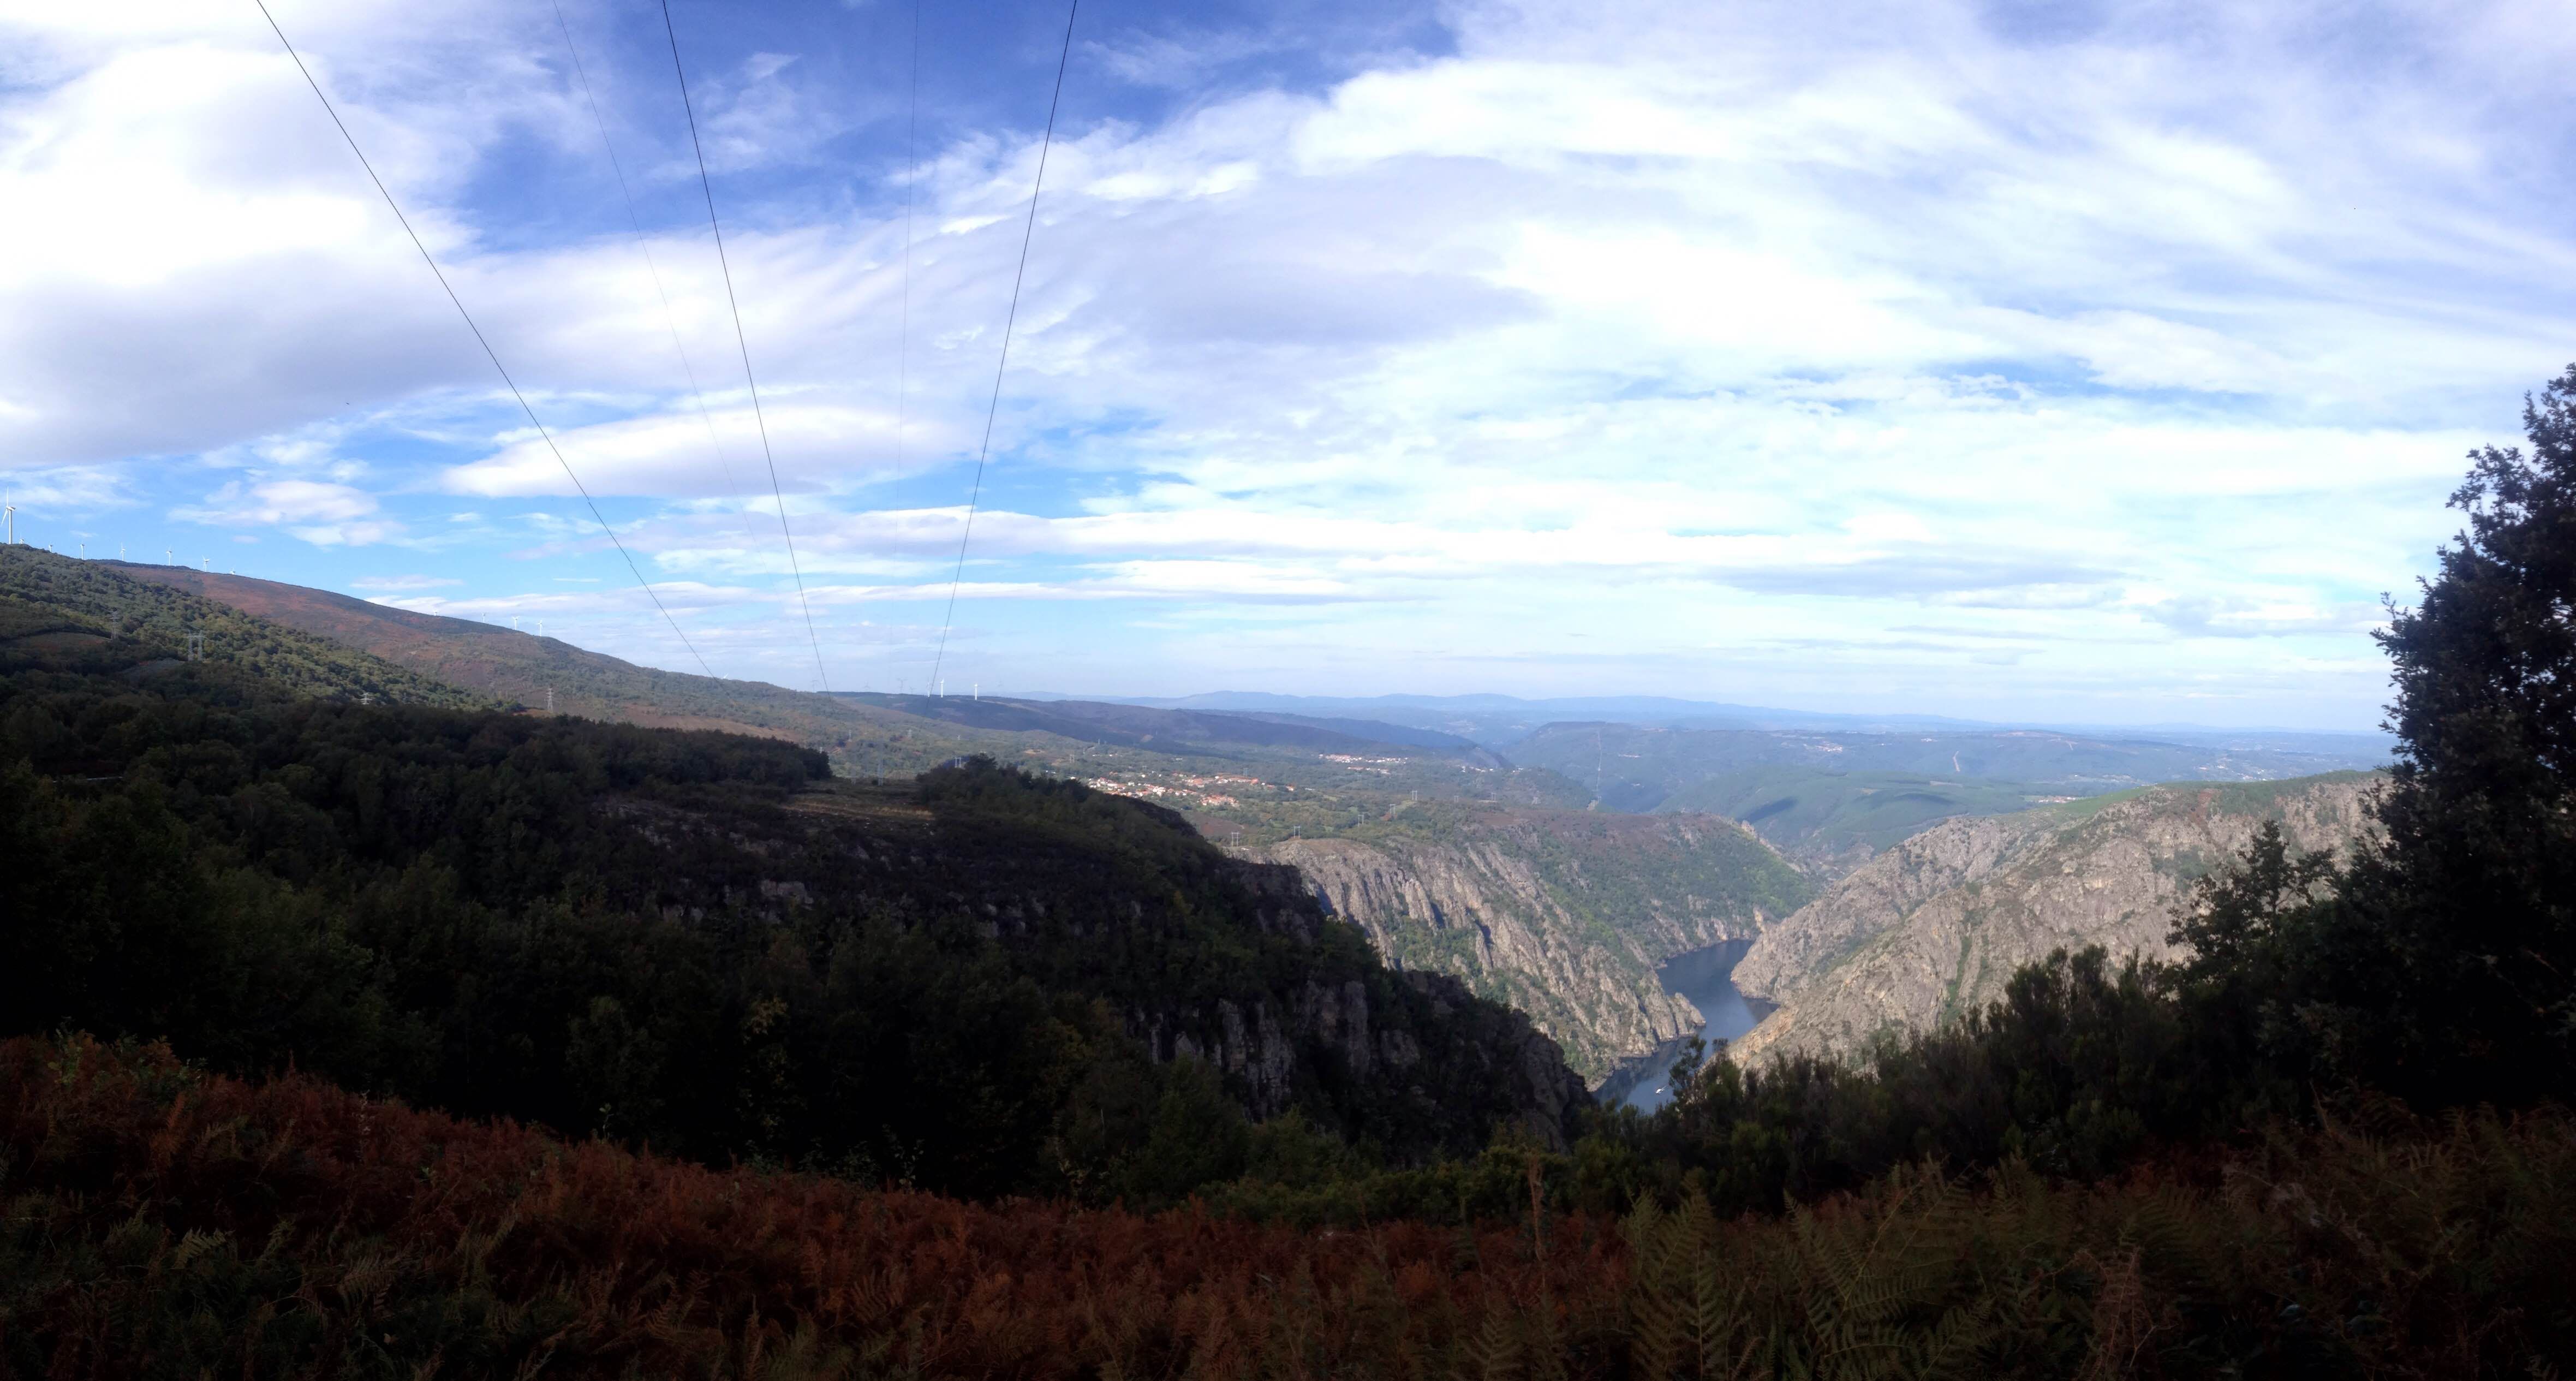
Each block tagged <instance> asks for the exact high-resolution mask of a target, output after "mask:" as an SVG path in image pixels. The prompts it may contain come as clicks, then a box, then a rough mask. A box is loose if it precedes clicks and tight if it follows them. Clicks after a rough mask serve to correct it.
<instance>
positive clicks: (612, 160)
mask: <svg viewBox="0 0 2576 1381" xmlns="http://www.w3.org/2000/svg"><path fill="white" fill-rule="evenodd" d="M554 7H555V27H557V28H559V29H561V30H563V36H564V51H565V52H567V53H569V54H571V55H572V71H573V76H574V77H576V78H577V79H579V80H580V82H581V99H582V101H583V103H584V104H586V105H588V106H589V107H590V119H591V123H592V124H594V125H597V126H598V127H599V147H600V149H601V150H602V151H604V152H605V153H606V154H607V155H608V167H609V170H610V171H612V172H614V173H616V174H617V191H618V195H620V196H621V197H623V198H624V199H625V201H626V222H627V224H628V225H631V226H633V227H634V228H635V250H636V252H637V253H639V254H641V255H643V256H644V271H645V272H646V273H647V274H649V275H651V277H652V279H653V294H654V296H656V297H659V298H660V299H662V324H663V325H664V326H666V327H668V328H670V332H671V351H672V353H674V354H676V355H678V356H679V357H680V372H681V373H683V374H685V375H687V376H688V380H689V396H690V398H692V399H693V400H695V401H696V403H697V405H698V420H699V421H700V422H702V423H704V424H705V425H706V429H707V445H708V446H710V447H712V448H713V449H714V450H715V453H716V464H717V465H719V466H721V467H723V469H724V477H725V495H726V497H728V498H730V499H732V500H733V501H734V502H735V503H737V504H738V503H740V502H742V485H741V484H740V483H739V482H737V481H736V480H735V479H734V477H733V460H732V458H731V457H729V456H727V455H726V454H725V449H724V439H723V438H722V437H720V436H718V435H717V434H716V419H715V416H714V414H713V413H711V412H710V411H709V410H708V408H707V395H706V390H704V389H702V388H700V387H699V386H698V369H697V366H696V365H695V364H693V363H691V362H690V360H689V347H688V346H687V345H685V344H683V343H682V342H681V340H680V320H679V315H678V313H677V312H675V311H674V310H673V309H672V306H671V293H670V290H669V289H668V288H666V287H664V286H663V283H662V268H661V265H659V264H656V263H654V262H653V246H652V243H651V240H650V238H649V237H648V236H646V235H645V233H644V216H643V213H641V212H639V211H637V210H636V209H635V190H634V188H633V187H631V186H629V185H628V184H627V181H626V165H625V164H623V163H621V162H619V161H618V158H617V145H616V142H615V141H613V140H611V139H610V138H609V137H608V117H606V116H604V115H602V114H601V113H600V110H599V98H598V97H597V96H595V95H593V94H592V92H591V89H590V73H589V71H588V69H586V68H584V67H583V66H582V62H581V45H580V44H578V43H575V42H574V41H573V37H572V24H571V23H570V22H569V21H567V20H566V19H565V18H564V10H563V0H554ZM750 520H751V514H750V513H749V512H745V513H744V514H743V521H744V522H745V524H748V523H749V522H750ZM744 531H745V532H746V533H748V534H749V535H750V536H751V537H752V540H753V541H755V542H757V541H758V540H759V534H758V533H755V532H751V531H750V529H749V527H748V526H746V527H745V529H744Z"/></svg>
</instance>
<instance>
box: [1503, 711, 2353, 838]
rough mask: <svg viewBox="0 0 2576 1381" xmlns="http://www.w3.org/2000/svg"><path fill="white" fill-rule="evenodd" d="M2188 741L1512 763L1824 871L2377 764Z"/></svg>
mask: <svg viewBox="0 0 2576 1381" xmlns="http://www.w3.org/2000/svg"><path fill="white" fill-rule="evenodd" d="M2207 737H2208V738H2209V739H2210V740H2211V741H2205V742H2197V743H2178V742H2170V741H2165V740H2160V739H2152V738H2144V737H2121V738H2093V737H2085V736H2080V735H2074V734H2066V733H2056V732H2050V731H2045V730H2027V729H2017V730H2001V731H1996V730H1983V731H1979V732H1973V733H1970V732H1956V731H1946V732H1929V731H1922V730H1917V731H1914V732H1905V733H1888V732H1878V733H1857V732H1836V733H1808V732H1766V731H1758V730H1745V729H1672V728H1651V727H1640V726H1637V725H1625V724H1604V723H1594V724H1551V725H1548V726H1546V727H1544V728H1542V729H1540V730H1538V731H1537V732H1535V733H1532V734H1530V735H1529V736H1528V737H1526V738H1523V739H1522V740H1521V741H1520V742H1518V743H1516V744H1514V745H1512V749H1511V752H1512V756H1513V759H1514V760H1515V761H1517V762H1521V763H1526V764H1529V765H1532V766H1541V767H1549V768H1553V769H1555V770H1556V771H1557V772H1559V773H1561V774H1563V775H1564V776H1566V777H1568V778H1571V779H1572V780H1574V781H1576V782H1578V783H1580V784H1582V785H1584V786H1587V787H1592V788H1594V789H1595V790H1596V791H1597V793H1598V795H1599V798H1600V800H1601V802H1602V804H1603V805H1604V806H1607V807H1609V808H1612V809H1617V810H1630V811H1675V810H1687V811H1710V812H1714V813H1717V814H1721V815H1726V816H1729V817H1731V818H1734V819H1738V820H1742V821H1744V822H1745V823H1747V824H1749V825H1751V826H1753V827H1754V829H1756V830H1757V831H1759V832H1760V833H1761V834H1762V837H1763V838H1765V839H1768V840H1769V841H1771V842H1772V843H1773V844H1774V845H1776V846H1778V847H1779V848H1781V849H1782V850H1784V851H1786V852H1788V853H1789V854H1791V855H1792V856H1794V857H1797V858H1799V859H1801V860H1803V861H1805V862H1807V863H1808V864H1809V865H1811V866H1813V867H1816V868H1818V869H1820V870H1822V871H1823V872H1824V873H1826V874H1827V875H1829V876H1833V875H1839V874H1841V873H1843V872H1846V871H1848V870H1849V869H1851V868H1852V867H1855V866H1857V865H1858V864H1860V863H1862V862H1864V861H1866V860H1867V859H1868V858H1870V857H1871V856H1872V855H1874V854H1876V853H1878V852H1879V851H1881V850H1884V849H1886V848H1888V847H1890V846H1892V845H1894V844H1895V843H1897V842H1898V841H1899V840H1902V839H1904V838H1906V837H1907V836H1909V835H1911V834H1913V833H1915V832H1916V831H1917V830H1920V829H1923V828H1925V827H1927V826H1930V825H1932V824H1934V823H1936V822H1938V821H1941V820H1945V819H1949V818H1951V817H1954V816H1961V815H1995V814H2001V813H2005V812H2009V811H2015V810H2020V809H2022V808H2024V807H2027V806H2034V805H2043V804H2048V803H2051V802H2055V801H2064V800H2068V799H2074V798H2082V797H2088V796H2099V795H2102V794H2104V793H2106V792H2112V791H2122V790H2127V789H2130V788H2134V787H2139V786H2145V785H2149V784H2151V783H2155V782H2169V781H2275V780H2280V779H2284V778H2290V777H2304V776H2313V775H2316V774H2318V773H2323V772H2336V771H2351V770H2367V769H2370V768H2375V767H2378V766H2380V765H2382V764H2383V763H2384V762H2385V760H2386V758H2385V754H2384V753H2383V752H2382V751H2381V745H2380V743H2379V742H2378V741H2377V740H2374V739H2371V738H2366V737H2363V736H2360V735H2349V736H2345V735H2313V734H2310V735H2281V736H2277V737H2275V736H2265V735H2260V734H2234V735H2228V734H2218V733H2210V734H2208V736H2207Z"/></svg>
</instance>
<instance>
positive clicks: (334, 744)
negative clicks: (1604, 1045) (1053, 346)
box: [0, 664, 1584, 1195]
mask: <svg viewBox="0 0 2576 1381" xmlns="http://www.w3.org/2000/svg"><path fill="white" fill-rule="evenodd" d="M189 671H190V673H191V675H190V676H189V677H186V678H173V679H171V680H169V681H166V682H165V681H161V680H154V681H148V682H145V683H143V684H142V685H140V686H138V685H135V684H132V683H130V682H127V681H125V680H124V679H122V678H119V677H115V676H112V675H98V674H86V675H85V674H80V673H77V672H70V671H59V670H39V669H29V670H22V671H19V672H16V673H14V674H11V675H8V676H7V677H6V678H5V679H0V737H5V741H0V762H5V763H9V764H12V765H10V766H7V767H0V773H5V775H6V777H7V780H6V782H5V783H0V844H4V845H5V848H6V851H7V853H8V856H9V857H10V858H11V859H12V860H13V864H14V866H13V867H12V868H11V869H10V870H9V873H8V875H7V877H6V878H5V879H0V888H5V889H6V891H7V894H8V896H7V900H8V911H9V914H10V915H11V916H12V917H13V918H15V919H14V920H13V922H12V924H11V925H10V926H9V927H8V928H7V930H6V932H5V938H0V1011H6V1012H8V1013H10V1014H11V1018H10V1019H11V1021H12V1023H13V1024H14V1026H15V1029H18V1030H46V1029H55V1028H60V1027H73V1028H80V1029H89V1030H95V1031H101V1032H115V1033H132V1034H137V1035H149V1036H155V1037H167V1038H169V1039H171V1040H173V1041H174V1042H176V1043H177V1045H178V1047H179V1048H180V1049H181V1050H183V1051H185V1052H187V1053H188V1054H189V1055H190V1056H191V1057H192V1058H198V1059H204V1060H207V1061H210V1062H212V1063H214V1064H215V1065H217V1066H218V1067H221V1068H229V1069H240V1070H250V1071H256V1070H261V1069H267V1068H273V1067H277V1066H278V1065H280V1064H282V1063H283V1062H285V1061H288V1060H290V1059H291V1060H292V1061H293V1062H294V1063H296V1064H297V1065H298V1066H299V1067H302V1068H306V1069H310V1070H315V1071H317V1072H322V1073H326V1074H328V1075H330V1076H332V1077H334V1078H337V1079H340V1080H342V1081H344V1082H346V1083H348V1084H350V1085H351V1086H354V1087H360V1088H369V1089H376V1090H382V1091H386V1092H391V1093H398V1094H401V1095H403V1096H406V1097H409V1098H413V1099H416V1100H419V1101H421V1102H424V1103H427V1104H431V1105H435V1106H439V1107H445V1108H448V1109H451V1110H454V1111H458V1112H461V1113H468V1114H505V1115H509V1116H515V1117H523V1118H529V1119H533V1120H538V1121H543V1122H546V1123H548V1124H549V1125H553V1126H556V1127H559V1128H562V1129H564V1130H565V1131H567V1132H571V1133H576V1134H579V1133H586V1132H591V1131H604V1132H608V1133H610V1134H613V1135H619V1136H625V1137H633V1138H641V1139H649V1140H650V1141H652V1142H653V1144H655V1145H657V1146H662V1147H666V1148H669V1149H672V1150H675V1151H678V1152H681V1153H683V1154H688V1155H695V1156H704V1157H711V1158H717V1159H721V1158H723V1157H726V1156H731V1155H750V1156H771V1157H778V1158H788V1159H794V1160H796V1161H798V1162H800V1163H826V1164H842V1165H846V1166H848V1167H850V1168H852V1169H853V1170H857V1171H863V1172H865V1173H869V1174H877V1175H886V1176H891V1177H894V1178H900V1179H906V1180H912V1181H916V1182H920V1183H924V1184H929V1185H936V1186H939V1187H944V1188H948V1189H952V1190H956V1191H959V1192H968V1193H977V1194H990V1193H1004V1192H1036V1191H1047V1192H1070V1193H1077V1194H1086V1195H1088V1194H1105V1193H1117V1192H1135V1193H1143V1192H1152V1193H1171V1192H1178V1191H1180V1190H1183V1189H1187V1188H1188V1187H1189V1186H1190V1185H1192V1184H1196V1183H1199V1182H1202V1181H1203V1180H1206V1179H1209V1178H1219V1179H1222V1178H1226V1177H1228V1176H1230V1175H1232V1174H1234V1173H1237V1172H1239V1171H1240V1170H1241V1169H1242V1168H1243V1166H1244V1165H1246V1164H1248V1163H1249V1162H1250V1160H1251V1158H1253V1157H1255V1156H1256V1155H1259V1154H1269V1153H1271V1152H1270V1151H1264V1150H1263V1148H1264V1147H1271V1148H1272V1151H1275V1150H1276V1147H1275V1146H1273V1143H1277V1142H1279V1140H1280V1138H1282V1137H1285V1138H1287V1140H1288V1142H1289V1143H1292V1144H1296V1145H1303V1144H1305V1143H1304V1142H1303V1141H1301V1140H1300V1139H1301V1138H1307V1139H1314V1138H1320V1139H1321V1141H1320V1143H1319V1144H1325V1145H1331V1146H1342V1145H1345V1144H1347V1145H1348V1146H1351V1147H1357V1148H1360V1150H1361V1152H1362V1153H1364V1154H1366V1155H1369V1156H1384V1157H1390V1158H1392V1159H1394V1160H1395V1161H1399V1162H1401V1161H1404V1160H1408V1159H1414V1158H1419V1157H1422V1156H1425V1155H1428V1154H1432V1153H1433V1152H1435V1151H1437V1150H1440V1149H1443V1148H1447V1149H1452V1150H1455V1149H1464V1148H1472V1147H1475V1146H1478V1145H1481V1144H1483V1142H1484V1140H1485V1138H1486V1137H1487V1136H1488V1135H1489V1134H1490V1133H1491V1131H1492V1129H1493V1127H1494V1125H1495V1124H1496V1123H1497V1122H1498V1121H1500V1122H1510V1123H1513V1124H1515V1125H1522V1126H1524V1127H1525V1129H1526V1130H1528V1131H1529V1132H1530V1133H1532V1134H1535V1135H1539V1136H1540V1137H1541V1138H1542V1139H1550V1140H1556V1141H1558V1142H1559V1143H1560V1144H1561V1142H1562V1141H1563V1139H1564V1138H1565V1137H1566V1136H1567V1135H1569V1134H1570V1132H1571V1131H1572V1130H1573V1127H1572V1122H1571V1118H1572V1115H1573V1113H1574V1112H1575V1110H1576V1108H1577V1107H1578V1106H1579V1105H1580V1104H1581V1103H1582V1102H1583V1101H1584V1100H1583V1098H1582V1094H1581V1089H1580V1086H1579V1085H1578V1084H1574V1083H1573V1082H1572V1078H1571V1075H1569V1074H1567V1073H1566V1072H1565V1071H1564V1070H1563V1067H1562V1065H1561V1064H1560V1063H1559V1062H1558V1061H1557V1057H1556V1054H1555V1049H1554V1047H1553V1046H1552V1045H1550V1044H1549V1043H1547V1042H1546V1041H1545V1040H1544V1038H1542V1037H1539V1036H1537V1035H1536V1034H1535V1033H1534V1032H1532V1031H1531V1030H1530V1029H1529V1027H1528V1025H1527V1023H1526V1021H1525V1020H1523V1019H1521V1018H1520V1017H1518V1016H1517V1015H1516V1014H1513V1013H1510V1012H1508V1011H1505V1010H1503V1009H1499V1008H1495V1007H1492V1006H1490V1005H1488V1004H1484V1003H1481V1002H1478V1001H1476V1000H1474V999H1472V998H1470V997H1469V996H1468V995H1467V994H1466V993H1465V992H1464V990H1462V989H1459V988H1457V987H1456V986H1455V985H1454V984H1446V983H1445V982H1444V981H1442V980H1437V979H1434V978H1432V977H1430V976H1427V975H1398V974H1394V973H1391V972H1389V971H1388V970H1387V969H1386V968H1385V967H1384V966H1383V965H1382V964H1380V963H1379V961H1378V960H1377V958H1376V956H1375V955H1374V954H1373V953H1372V952H1371V951H1370V950H1369V948H1368V946H1367V944H1366V942H1365V940H1364V939H1363V938H1362V937H1361V936H1360V935H1359V933H1358V932H1357V931H1356V930H1353V929H1351V928H1348V927H1345V926H1341V925H1338V924H1331V923H1328V922H1326V920H1325V919H1324V918H1323V917H1322V915H1321V914H1320V912H1319V911H1318V910H1317V909H1316V907H1315V904H1314V902H1313V900H1312V899H1311V897H1309V896H1308V895H1307V894H1306V893H1305V892H1304V890H1303V889H1302V888H1300V887H1298V886H1297V885H1296V884H1295V881H1294V879H1293V877H1289V876H1285V875H1280V874H1278V873H1276V872H1275V871H1273V872H1265V871H1263V870H1260V869H1258V868H1255V867H1252V866H1251V865H1246V864H1242V863H1239V862H1236V861H1234V860H1231V859H1228V858H1226V857H1225V856H1224V855H1222V854H1220V853H1218V852H1217V851H1216V850H1215V849H1214V848H1213V847H1212V846H1210V845H1208V844H1206V843H1205V842H1204V841H1202V840H1200V839H1198V838H1197V836H1196V835H1195V834H1193V833H1192V832H1191V831H1190V830H1189V829H1188V827H1187V826H1186V825H1185V824H1184V823H1183V822H1181V821H1180V820H1179V819H1178V818H1177V817H1175V816H1173V815H1171V814H1170V813H1169V812H1165V811H1160V810H1157V809H1156V808H1154V807H1151V806H1147V805H1144V804H1142V803H1139V802H1134V801H1128V800H1124V799H1121V798H1117V797H1112V796H1106V795H1103V794H1101V793H1097V792H1092V791H1090V790H1088V789H1087V788H1084V787H1082V786H1080V785H1079V784H1077V783H1071V782H1065V781H1060V780H1049V779H1042V778H1035V777H1030V776H1027V775H1024V774H1021V773H1017V772H1013V771H1008V770H1004V769H999V768H995V767H992V766H990V765H989V764H987V765H976V766H969V767H960V768H950V769H945V770H942V771H939V772H935V773H932V774H930V775H929V776H928V777H926V778H924V779H923V780H922V781H921V782H920V783H918V784H912V783H906V784H903V785H900V786H890V785H889V786H871V785H862V784H857V783H850V782H834V781H832V780H830V779H829V778H828V777H827V776H826V774H825V764H824V760H823V757H822V755H821V754H819V753H817V752H814V751H812V750H808V749H801V748H797V747H795V746H793V745H790V744H787V743H783V742H779V741H776V740H766V739H753V738H745V737H740V736H734V735H724V734H713V733H688V732H675V731H668V730H648V729H640V728H635V727H632V726H624V725H606V724H598V723H593V722H589V721H581V720H571V719H549V718H544V717H533V716H524V715H520V716H513V715H502V714H493V713H488V712H485V713H474V712H461V711H443V710H432V709H424V708H419V707H409V706H402V707H387V706H361V705H356V704H349V703H340V702H321V701H308V700H296V699H293V698H291V697H289V696H286V695H284V694H282V693H280V692H279V691H278V690H277V689H276V688H274V687H272V686H269V685H267V684H266V683H264V682H261V681H259V680H257V679H256V678H252V677H249V676H246V675H243V674H241V673H240V672H239V671H238V670H237V669H234V668H230V667H223V666H217V665H214V664H206V665H204V666H198V667H191V668H189ZM1551 1071H1552V1073H1551ZM1290 1113H1294V1114H1296V1116H1295V1117H1286V1116H1284V1115H1286V1114H1290ZM1255 1117H1258V1118H1267V1119H1271V1121H1272V1125H1271V1126H1270V1127H1269V1128H1267V1129H1265V1130H1263V1131H1261V1132H1258V1133H1256V1131H1255V1130H1254V1129H1253V1127H1252V1126H1251V1125H1250V1124H1251V1121H1252V1120H1253V1118H1255ZM1264 1138H1267V1139H1266V1140H1265V1139H1264ZM1335 1154H1343V1152H1336V1153H1335Z"/></svg>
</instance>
